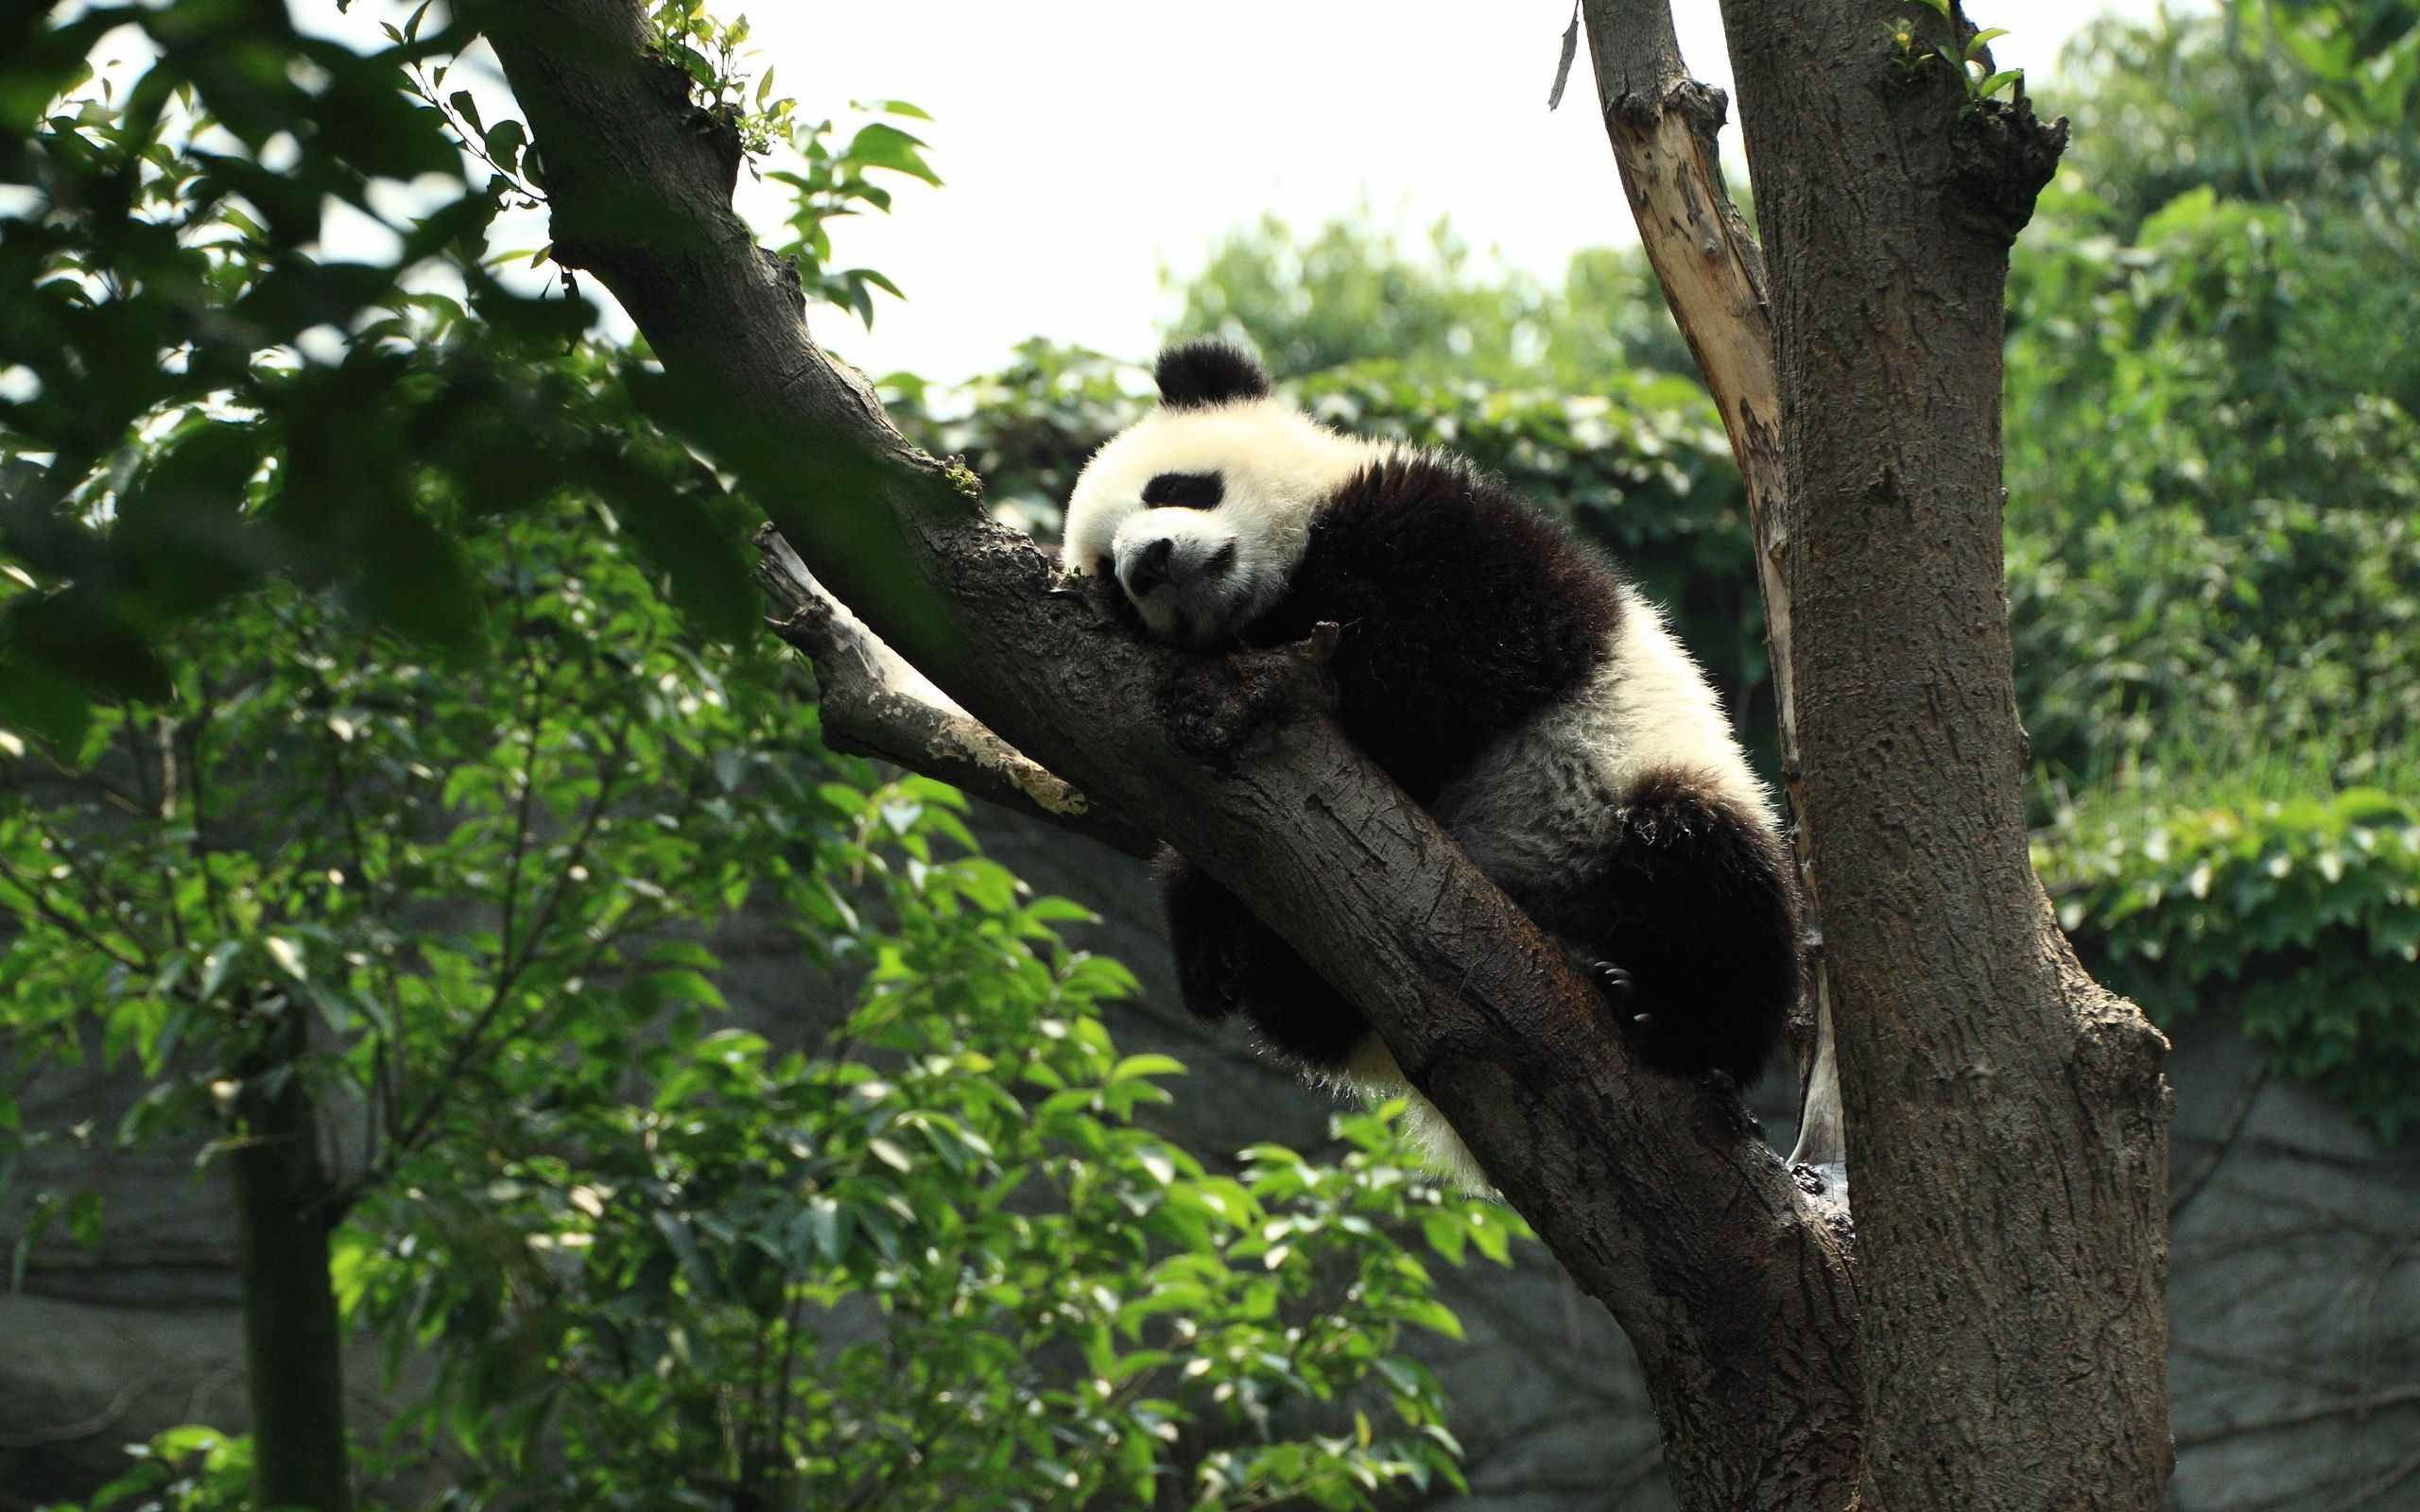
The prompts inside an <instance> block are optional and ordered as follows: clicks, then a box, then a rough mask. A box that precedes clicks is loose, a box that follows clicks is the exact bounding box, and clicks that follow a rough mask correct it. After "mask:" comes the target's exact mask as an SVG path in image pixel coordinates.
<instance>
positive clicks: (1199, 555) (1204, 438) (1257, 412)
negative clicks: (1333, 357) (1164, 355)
mask: <svg viewBox="0 0 2420 1512" xmlns="http://www.w3.org/2000/svg"><path fill="white" fill-rule="evenodd" d="M1393 450H1394V448H1392V446H1390V445H1389V444H1387V443H1385V442H1380V441H1367V440H1362V439H1359V438H1355V437H1349V436H1343V435H1340V434H1339V433H1337V432H1335V431H1332V430H1329V429H1328V428H1327V427H1326V426H1324V425H1322V424H1320V423H1319V422H1318V421H1314V420H1312V419H1311V418H1310V417H1309V416H1307V415H1305V414H1303V413H1302V412H1301V411H1300V410H1297V409H1294V408H1293V407H1291V406H1290V405H1288V404H1286V403H1285V402H1284V401H1282V400H1277V399H1253V400H1241V401H1237V402H1235V403H1232V404H1217V405H1212V406H1209V407H1207V408H1189V409H1160V410H1155V411H1154V412H1152V413H1151V414H1150V415H1148V416H1146V417H1145V418H1144V419H1143V420H1141V421H1138V422H1136V423H1135V424H1134V425H1133V426H1132V428H1131V429H1128V430H1125V431H1122V432H1120V433H1119V434H1118V435H1117V436H1115V437H1114V438H1111V439H1110V441H1109V442H1108V444H1106V445H1104V446H1103V447H1102V448H1101V449H1100V450H1099V451H1098V452H1097V453H1095V454H1094V455H1093V459H1092V460H1091V461H1090V462H1088V463H1086V464H1085V466H1084V471H1083V475H1082V476H1080V477H1079V478H1078V479H1077V480H1076V490H1075V493H1074V494H1073V495H1072V496H1071V497H1070V498H1069V499H1068V501H1067V525H1066V531H1065V538H1066V556H1065V560H1066V564H1067V571H1068V572H1069V573H1070V574H1074V575H1086V574H1092V573H1096V572H1098V570H1099V563H1100V562H1101V561H1102V560H1103V559H1104V558H1106V559H1107V560H1108V561H1109V562H1110V563H1111V564H1112V570H1113V571H1115V572H1116V573H1117V574H1118V576H1120V577H1121V578H1123V577H1124V576H1126V573H1127V568H1128V564H1129V563H1130V562H1131V561H1132V560H1133V558H1135V557H1136V556H1137V555H1138V554H1139V553H1140V552H1141V551H1142V550H1143V548H1144V547H1146V546H1148V545H1150V543H1151V542H1152V541H1159V540H1167V541H1171V542H1173V543H1174V546H1175V556H1176V560H1177V562H1178V564H1179V567H1180V570H1179V571H1178V573H1177V575H1176V576H1177V580H1176V581H1173V582H1170V583H1167V584H1164V585H1162V586H1160V587H1157V588H1155V589H1152V590H1151V591H1150V592H1149V593H1144V594H1142V595H1140V596H1134V595H1131V594H1130V595H1129V596H1130V597H1132V600H1133V603H1134V607H1135V609H1136V610H1138V611H1139V612H1140V613H1141V614H1142V617H1143V623H1144V625H1145V626H1146V627H1149V628H1150V631H1151V633H1152V634H1153V635H1155V636H1157V637H1159V638H1160V639H1162V640H1167V641H1177V642H1181V643H1185V644H1194V645H1204V644H1210V643H1212V642H1215V641H1218V640H1220V639H1222V638H1224V637H1225V636H1227V635H1230V634H1232V633H1233V632H1234V631H1236V630H1237V629H1239V628H1241V627H1243V626H1244V625H1246V624H1248V623H1250V622H1251V621H1252V619H1253V617H1254V616H1256V615H1258V614H1259V613H1260V612H1261V611H1262V610H1266V609H1268V608H1269V607H1270V606H1271V605H1272V604H1274V603H1276V602H1277V600H1278V599H1279V598H1280V597H1281V596H1283V595H1284V593H1285V592H1286V582H1287V579H1288V578H1289V577H1291V576H1293V573H1294V568H1295V566H1296V565H1297V564H1298V563H1300V562H1301V561H1302V559H1303V547H1304V543H1305V540H1306V539H1307V537H1308V535H1309V531H1310V525H1311V517H1312V515H1314V514H1316V513H1317V512H1318V510H1319V507H1320V505H1321V503H1322V501H1324V500H1325V499H1326V498H1327V497H1328V496H1329V495H1330V494H1332V493H1334V492H1335V491H1336V490H1338V489H1339V488H1340V487H1341V486H1342V485H1343V484H1344V482H1345V480H1346V479H1348V478H1350V477H1351V476H1352V475H1353V474H1354V473H1355V472H1358V471H1360V470H1361V469H1362V468H1364V467H1367V466H1368V465H1370V464H1371V463H1372V462H1374V461H1378V460H1380V459H1381V458H1383V457H1385V456H1387V455H1389V454H1390V453H1391V452H1392V451H1393ZM1163 472H1216V473H1218V474H1219V479H1220V481H1221V483H1222V484H1223V485H1224V490H1225V491H1224V492H1223V494H1222V495H1221V497H1220V499H1219V507H1217V508H1215V509H1185V508H1173V507H1167V508H1153V507H1149V506H1147V505H1145V504H1144V503H1143V487H1144V485H1145V484H1147V483H1149V482H1150V481H1151V479H1152V478H1154V477H1156V476H1158V475H1159V474H1160V473H1163ZM1228 545H1233V546H1234V547H1235V548H1236V558H1235V566H1234V569H1233V570H1232V571H1230V572H1227V573H1224V574H1221V575H1219V576H1216V577H1215V578H1193V577H1191V576H1190V569H1191V568H1192V567H1194V566H1197V565H1199V564H1200V563H1201V562H1204V561H1206V560H1208V559H1209V558H1212V557H1213V556H1214V555H1215V554H1216V553H1217V552H1218V551H1219V549H1220V548H1221V547H1224V546H1228Z"/></svg>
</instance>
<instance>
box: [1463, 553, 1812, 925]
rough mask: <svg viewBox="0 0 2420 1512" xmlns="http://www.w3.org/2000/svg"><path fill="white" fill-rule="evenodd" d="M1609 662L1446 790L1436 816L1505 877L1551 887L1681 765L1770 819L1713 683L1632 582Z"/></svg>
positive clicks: (1482, 863) (1498, 877)
mask: <svg viewBox="0 0 2420 1512" xmlns="http://www.w3.org/2000/svg"><path fill="white" fill-rule="evenodd" d="M1620 593H1621V614H1620V618H1619V619H1618V621H1617V622H1616V627H1615V628H1614V631H1613V633H1612V635H1611V636H1610V637H1609V638H1608V640H1607V642H1606V645H1605V661H1604V664H1603V665H1602V666H1600V667H1599V668H1598V670H1597V672H1596V674H1595V675H1594V676H1593V677H1591V678H1590V679H1589V680H1588V682H1587V683H1586V684H1585V685H1584V686H1582V688H1581V690H1580V691H1579V693H1578V695H1577V696H1574V697H1572V698H1570V699H1568V700H1566V701H1564V702H1563V703H1559V704H1556V705H1554V706H1553V707H1551V708H1547V709H1543V710H1540V711H1539V712H1538V713H1536V714H1535V715H1533V716H1531V718H1530V721H1529V722H1528V723H1527V724H1524V725H1522V726H1521V727H1520V728H1518V729H1516V730H1512V731H1511V732H1509V733H1507V734H1506V735H1505V736H1504V737H1503V738H1501V739H1499V740H1498V741H1497V742H1496V743H1495V745H1494V746H1493V747H1489V748H1488V749H1487V750H1485V751H1483V752H1481V753H1480V755H1479V758H1478V761H1477V762H1475V763H1474V764H1473V765H1472V766H1471V769H1470V770H1469V771H1468V772H1465V773H1464V774H1463V775H1462V776H1461V778H1460V779H1459V780H1457V781H1456V782H1454V783H1452V785H1450V786H1448V787H1447V788H1446V789H1445V791H1444V792H1443V793H1442V794H1440V795H1439V796H1438V800H1437V818H1438V822H1439V823H1441V824H1443V826H1444V827H1445V829H1446V832H1447V833H1450V834H1452V835H1453V836H1454V838H1455V839H1456V840H1458V841H1460V842H1461V846H1462V849H1463V850H1464V851H1468V852H1469V854H1470V858H1471V860H1473V861H1474V862H1476V863H1478V868H1479V869H1480V870H1481V871H1484V872H1486V873H1487V875H1488V878H1489V880H1490V881H1493V882H1494V883H1495V884H1496V885H1498V886H1501V887H1506V888H1510V889H1513V890H1514V891H1524V890H1530V889H1531V888H1535V887H1538V886H1540V885H1551V883H1552V882H1553V880H1554V879H1556V878H1559V877H1563V876H1566V875H1568V874H1570V872H1571V871H1572V870H1573V869H1574V868H1575V867H1576V866H1577V864H1578V863H1579V861H1580V860H1581V858H1582V857H1583V856H1585V855H1588V854H1591V853H1594V852H1595V851H1599V850H1601V849H1602V848H1603V846H1604V844H1605V840H1606V837H1607V834H1608V833H1609V832H1610V831H1611V830H1612V829H1613V827H1614V826H1615V825H1616V823H1617V822H1619V820H1620V817H1621V805H1622V804H1623V803H1624V802H1626V801H1628V799H1629V798H1630V795H1631V794H1632V792H1633V791H1634V790H1635V788H1636V787H1637V784H1638V782H1639V780H1640V779H1642V778H1644V777H1648V776H1650V775H1651V774H1653V773H1656V772H1659V771H1670V770H1673V769H1675V768H1678V769H1680V770H1682V771H1685V772H1687V773H1689V774H1691V775H1692V776H1693V777H1694V778H1695V779H1696V781H1697V782H1698V783H1699V785H1700V786H1701V788H1702V789H1703V791H1704V792H1705V793H1706V795H1707V796H1708V797H1710V798H1716V799H1723V800H1726V801H1728V802H1729V803H1731V804H1733V805H1736V806H1737V808H1738V809H1739V811H1740V812H1741V813H1743V814H1747V815H1753V816H1757V817H1759V818H1762V819H1763V820H1764V821H1765V823H1766V824H1767V825H1768V826H1770V825H1772V796H1771V795H1770V794H1768V793H1767V792H1766V791H1765V785H1764V783H1762V782H1758V781H1757V779H1756V774H1755V770H1754V769H1753V768H1751V767H1750V766H1749V765H1748V758H1747V755H1746V753H1745V752H1743V751H1742V750H1740V748H1739V743H1738V741H1737V740H1736V739H1735V738H1733V736H1732V733H1731V721H1730V720H1729V719H1728V718H1727V717H1725V715H1724V714H1723V712H1722V705H1721V702H1720V699H1718V698H1717V697H1716V696H1715V692H1714V688H1713V686H1712V685H1711V684H1710V683H1708V682H1707V681H1706V678H1705V674H1704V673H1703V671H1701V670H1699V668H1698V664H1697V662H1694V661H1692V660H1691V659H1690V657H1689V654H1688V652H1686V651H1685V650H1684V649H1682V647H1681V643H1680V642H1679V641H1677V640H1675V639H1674V638H1673V636H1672V632H1671V631H1670V630H1669V629H1668V628H1667V627H1665V624H1664V613H1663V610H1659V609H1658V608H1656V607H1655V605H1653V604H1651V603H1650V602H1649V601H1648V600H1647V599H1646V598H1645V597H1644V596H1643V595H1642V594H1640V593H1639V592H1638V591H1637V590H1636V589H1634V588H1632V587H1630V586H1629V585H1628V584H1624V585H1623V586H1622V588H1621V590H1620Z"/></svg>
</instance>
